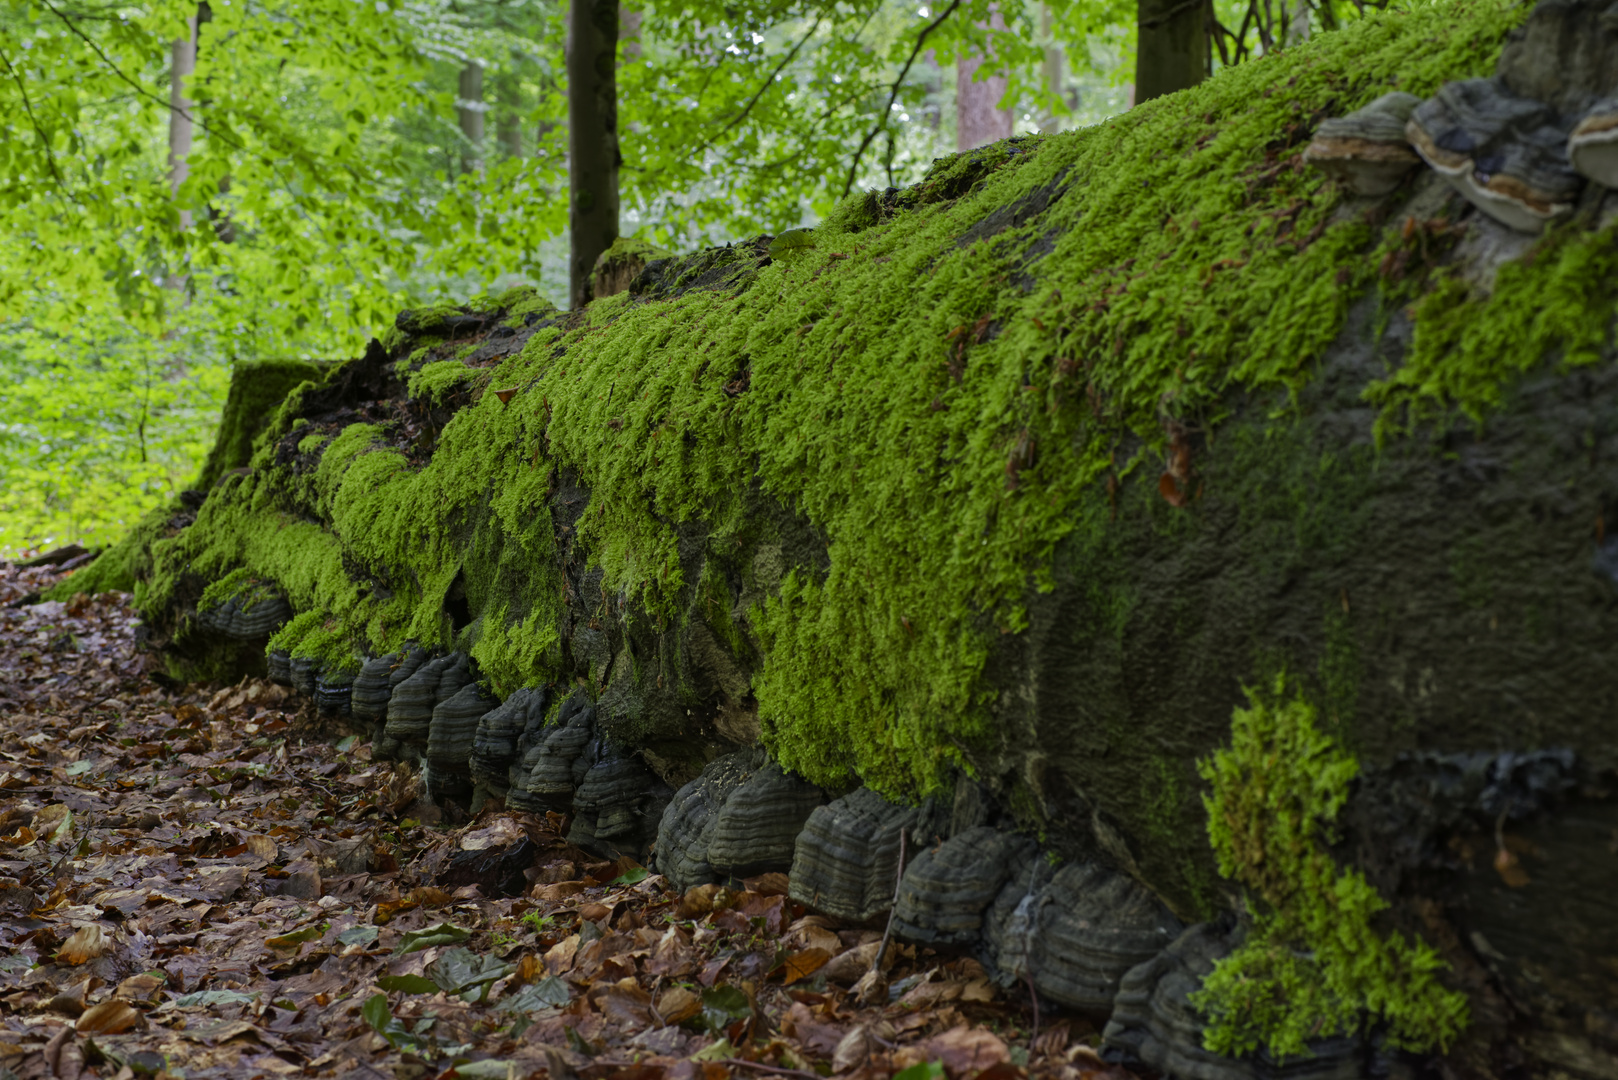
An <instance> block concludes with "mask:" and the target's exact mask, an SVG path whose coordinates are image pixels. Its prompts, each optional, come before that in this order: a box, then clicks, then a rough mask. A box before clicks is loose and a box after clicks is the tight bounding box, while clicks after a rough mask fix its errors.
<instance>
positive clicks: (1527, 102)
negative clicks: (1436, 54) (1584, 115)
mask: <svg viewBox="0 0 1618 1080" xmlns="http://www.w3.org/2000/svg"><path fill="white" fill-rule="evenodd" d="M1405 133H1406V134H1407V135H1408V136H1409V138H1410V143H1411V145H1412V146H1414V147H1415V148H1416V152H1417V153H1419V154H1420V155H1421V156H1422V159H1423V160H1424V161H1426V162H1427V164H1428V165H1430V166H1432V168H1433V170H1434V171H1435V172H1437V173H1438V174H1439V175H1441V176H1443V177H1444V179H1445V180H1447V181H1449V183H1450V186H1452V187H1453V188H1455V190H1456V191H1458V192H1460V193H1461V194H1462V195H1463V196H1465V198H1466V199H1467V200H1468V201H1469V202H1471V203H1472V205H1474V206H1476V207H1477V208H1478V209H1479V210H1482V211H1483V212H1484V213H1486V214H1488V215H1489V216H1490V217H1492V218H1494V219H1495V220H1496V221H1499V222H1500V223H1501V224H1504V225H1507V226H1510V227H1511V228H1513V229H1518V230H1521V231H1522V232H1528V233H1537V232H1540V231H1542V230H1543V229H1544V228H1545V226H1546V225H1548V224H1550V223H1551V222H1553V221H1557V220H1559V219H1561V218H1563V217H1566V216H1567V215H1568V214H1571V213H1572V212H1573V207H1574V203H1575V202H1576V201H1577V199H1578V196H1579V189H1580V187H1581V186H1582V181H1581V179H1580V178H1579V175H1578V174H1577V173H1575V172H1574V171H1573V168H1572V166H1571V165H1570V164H1569V163H1568V159H1567V138H1568V133H1567V129H1566V128H1564V127H1562V126H1560V124H1559V123H1558V118H1557V115H1556V112H1555V110H1554V109H1552V108H1551V107H1550V106H1549V105H1546V104H1544V103H1543V102H1539V101H1534V100H1532V99H1530V98H1524V97H1519V96H1517V95H1516V94H1514V93H1512V92H1511V90H1510V89H1509V88H1507V86H1506V85H1505V83H1504V82H1503V81H1502V80H1501V79H1499V78H1498V77H1497V78H1491V79H1466V80H1463V81H1461V82H1452V83H1446V84H1445V85H1444V86H1442V87H1440V88H1439V91H1438V93H1437V94H1436V95H1435V96H1434V97H1433V98H1431V99H1430V100H1428V101H1425V102H1423V103H1422V104H1421V106H1420V107H1418V108H1417V109H1416V111H1415V112H1414V113H1413V114H1412V115H1411V117H1410V123H1409V124H1408V125H1407V126H1406V128H1405Z"/></svg>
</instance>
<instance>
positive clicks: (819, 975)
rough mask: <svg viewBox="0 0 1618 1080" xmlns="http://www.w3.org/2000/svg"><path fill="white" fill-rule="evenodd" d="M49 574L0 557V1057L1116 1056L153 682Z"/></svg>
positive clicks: (1019, 1003) (908, 1059)
mask: <svg viewBox="0 0 1618 1080" xmlns="http://www.w3.org/2000/svg"><path fill="white" fill-rule="evenodd" d="M55 580H56V571H54V570H53V569H51V568H49V567H38V568H19V567H16V566H10V565H0V1075H5V1074H6V1073H7V1072H9V1073H10V1074H11V1075H13V1076H15V1077H17V1078H19V1080H32V1078H36V1077H39V1078H44V1077H52V1078H62V1080H80V1078H90V1077H118V1078H122V1080H128V1078H132V1077H135V1076H152V1077H169V1078H178V1077H182V1076H183V1077H186V1078H193V1080H194V1078H204V1077H221V1078H225V1077H228V1078H231V1080H252V1078H258V1077H266V1078H268V1077H283V1076H294V1075H298V1076H333V1077H336V1076H343V1077H361V1078H363V1077H385V1078H388V1080H418V1078H438V1080H451V1078H454V1077H467V1078H474V1077H475V1078H500V1080H512V1078H529V1077H549V1078H551V1080H607V1078H613V1080H664V1078H667V1080H721V1078H724V1077H732V1076H734V1077H756V1078H768V1077H781V1076H788V1077H801V1078H804V1080H814V1078H817V1077H822V1076H837V1077H847V1078H850V1080H888V1078H890V1077H897V1078H898V1080H945V1078H948V1080H964V1078H971V1077H977V1078H981V1080H1014V1078H1017V1077H1025V1076H1030V1075H1032V1076H1051V1077H1061V1078H1063V1080H1085V1078H1092V1077H1094V1078H1106V1080H1129V1077H1130V1074H1129V1073H1128V1072H1126V1071H1125V1070H1123V1069H1121V1068H1120V1067H1118V1066H1116V1065H1112V1064H1108V1063H1106V1062H1104V1061H1103V1060H1102V1059H1101V1057H1100V1056H1099V1055H1098V1054H1097V1052H1096V1049H1095V1046H1096V1044H1097V1043H1098V1042H1099V1037H1098V1033H1097V1031H1096V1029H1095V1027H1094V1026H1092V1025H1091V1024H1089V1023H1087V1022H1085V1021H1084V1020H1081V1019H1078V1018H1066V1019H1061V1020H1058V1021H1057V1022H1055V1023H1050V1022H1048V1020H1047V1023H1046V1024H1045V1025H1044V1026H1043V1027H1038V1026H1037V1025H1038V1019H1037V1016H1036V1014H1034V1013H1033V1011H1032V1010H1031V1009H1030V1007H1029V1002H1028V1000H1027V999H1026V996H1025V995H1021V994H1019V993H1018V992H1017V991H1012V992H1006V991H1003V990H1002V989H1001V988H999V987H998V986H996V985H995V984H994V983H993V982H992V981H991V980H990V979H989V977H988V975H987V973H986V972H985V971H984V969H983V968H982V966H981V965H979V964H978V963H977V962H976V961H975V960H973V959H971V958H968V957H959V956H948V955H939V954H935V953H933V952H932V951H931V950H928V949H919V950H918V949H916V948H913V947H911V946H899V947H895V948H889V949H888V950H887V952H886V953H885V954H884V969H883V970H881V971H873V970H872V965H873V961H874V959H875V958H876V956H877V954H878V951H879V948H880V941H881V937H882V935H881V933H880V931H879V930H872V929H865V928H849V927H842V926H838V925H837V924H835V923H833V922H832V921H830V920H827V919H825V918H822V917H820V916H817V915H813V914H808V913H806V912H805V911H804V910H803V909H802V908H800V907H799V906H797V905H795V904H793V903H792V902H791V901H790V900H788V898H787V896H786V895H785V894H786V884H787V883H786V879H785V877H784V876H783V875H780V874H766V875H764V876H762V877H761V878H754V879H749V880H747V881H746V882H743V883H741V884H742V886H743V887H741V888H729V887H724V886H717V885H705V886H700V887H698V888H695V889H692V890H690V891H689V892H687V893H686V894H684V895H683V896H682V895H679V894H676V893H675V892H673V890H672V889H671V888H670V887H669V885H668V884H667V882H666V881H665V879H663V878H662V877H660V876H658V875H655V874H652V873H650V872H648V870H647V869H646V868H644V867H641V866H638V865H635V864H634V863H633V862H632V861H630V860H627V859H626V860H619V861H617V862H607V861H603V860H601V859H599V858H597V857H596V856H594V855H592V854H590V853H589V852H586V851H583V850H580V849H578V848H575V847H572V846H570V845H569V844H567V843H566V841H565V840H564V839H563V837H564V836H565V834H566V831H567V824H568V823H567V820H566V818H565V817H563V816H562V815H559V814H555V813H550V814H546V815H544V816H539V815H533V814H524V813H515V812H510V811H506V810H504V809H503V808H501V807H499V805H498V803H494V804H491V806H489V807H487V808H485V809H484V811H483V812H481V813H480V814H478V815H477V816H476V817H475V818H474V819H473V820H472V821H470V822H465V823H462V824H459V825H451V824H450V823H449V822H447V821H446V820H444V819H443V817H442V816H441V815H440V813H439V811H438V809H437V808H436V807H435V806H433V805H432V804H431V803H430V802H429V801H427V800H426V799H424V798H423V797H422V789H421V782H420V776H419V774H418V773H417V772H416V771H415V770H414V769H413V768H412V767H411V766H409V765H406V764H398V763H391V762H373V761H371V760H370V746H369V744H368V743H367V742H366V741H365V736H364V735H363V734H360V733H356V732H353V731H346V730H344V729H343V728H342V726H341V722H340V721H332V720H330V719H329V718H321V717H317V716H316V715H315V714H314V712H313V709H312V706H311V705H310V703H309V702H307V701H305V700H300V699H298V698H296V697H295V696H293V695H292V694H291V693H290V691H288V690H286V689H284V688H282V687H280V686H277V685H275V684H273V683H270V682H268V681H266V680H262V679H251V678H250V679H244V680H243V681H242V682H240V683H238V684H236V685H234V686H225V687H220V686H204V685H191V686H176V685H174V683H173V682H172V680H170V679H168V678H167V677H166V676H165V675H164V674H163V673H162V666H161V663H160V662H159V661H158V660H156V659H155V658H153V657H151V656H149V655H147V654H145V653H143V652H142V651H141V650H140V648H139V645H138V628H139V619H138V616H137V614H136V613H135V612H134V611H133V610H132V609H131V608H130V607H129V605H128V601H129V597H128V596H127V595H125V594H119V593H105V594H102V595H99V596H95V597H90V596H79V597H75V598H74V599H73V600H72V601H69V602H67V603H59V602H48V603H26V602H25V601H32V600H34V599H36V598H37V594H38V593H39V592H41V591H42V590H44V589H45V588H48V587H49V585H50V584H51V583H52V582H53V581H55ZM523 845H526V847H523V850H522V851H521V852H518V849H519V847H520V846H523ZM472 852H486V853H489V854H502V853H508V852H518V854H520V855H521V856H522V857H523V858H524V860H525V861H526V863H527V864H528V865H527V866H526V867H525V869H524V871H523V878H522V889H521V893H520V895H507V893H508V892H509V891H510V890H511V878H510V875H509V874H508V873H505V872H503V871H502V870H501V869H500V868H501V867H503V866H504V865H505V863H504V861H503V860H501V859H498V858H487V859H471V860H469V859H468V858H466V857H465V856H467V855H468V853H472ZM468 866H471V867H474V869H473V870H472V871H470V872H469V871H468V869H467V868H468ZM479 866H482V867H488V868H490V869H489V872H488V873H487V874H486V875H485V876H484V878H483V879H482V880H478V879H477V878H478V873H477V871H476V869H475V868H476V867H479ZM469 877H470V878H472V880H468V878H469Z"/></svg>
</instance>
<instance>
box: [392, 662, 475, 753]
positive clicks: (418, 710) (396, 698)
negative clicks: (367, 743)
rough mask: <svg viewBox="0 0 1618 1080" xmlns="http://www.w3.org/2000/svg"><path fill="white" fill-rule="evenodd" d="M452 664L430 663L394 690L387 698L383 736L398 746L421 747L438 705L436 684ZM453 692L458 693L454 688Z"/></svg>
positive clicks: (423, 665) (421, 667)
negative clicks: (414, 745) (409, 744)
mask: <svg viewBox="0 0 1618 1080" xmlns="http://www.w3.org/2000/svg"><path fill="white" fill-rule="evenodd" d="M454 663H455V657H454V656H440V657H439V658H438V659H436V660H429V661H427V662H426V663H425V664H422V665H421V666H420V667H419V668H417V669H416V670H415V672H414V673H413V674H411V675H410V676H409V677H408V678H406V679H405V680H403V681H402V682H400V683H399V684H398V685H397V686H395V687H394V688H393V694H392V696H390V697H389V698H388V719H387V723H386V724H385V725H383V729H382V730H383V734H384V735H385V736H387V738H389V739H391V740H393V741H394V742H397V743H415V744H418V745H419V744H422V743H425V742H426V741H427V732H428V730H429V729H430V728H431V727H432V722H433V709H434V708H436V707H437V705H438V683H439V680H440V679H441V678H443V676H444V673H445V672H446V671H447V670H449V668H451V667H452V666H453V665H454ZM456 689H459V687H457V688H456Z"/></svg>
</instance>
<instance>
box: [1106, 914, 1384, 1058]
mask: <svg viewBox="0 0 1618 1080" xmlns="http://www.w3.org/2000/svg"><path fill="white" fill-rule="evenodd" d="M1239 934H1240V931H1239V930H1238V931H1236V932H1235V933H1227V932H1225V931H1222V930H1220V929H1219V928H1218V927H1216V926H1214V925H1213V924H1210V923H1198V924H1197V925H1196V926H1193V927H1191V928H1190V929H1188V930H1186V931H1184V932H1183V933H1181V934H1180V936H1179V937H1177V938H1175V939H1174V941H1173V942H1171V943H1170V944H1169V945H1168V947H1167V948H1165V949H1163V950H1162V951H1161V952H1159V953H1158V954H1157V955H1156V956H1154V957H1153V958H1151V959H1150V960H1147V961H1145V962H1144V963H1142V964H1139V965H1137V966H1136V967H1133V968H1131V969H1130V970H1129V971H1128V972H1126V973H1125V974H1124V976H1123V979H1122V980H1121V981H1120V984H1119V987H1118V994H1117V997H1116V998H1115V999H1114V1001H1113V1013H1112V1019H1111V1020H1110V1021H1108V1023H1107V1026H1106V1029H1105V1031H1104V1032H1103V1035H1102V1038H1103V1042H1104V1044H1105V1045H1106V1046H1107V1047H1109V1048H1110V1049H1113V1050H1119V1051H1122V1052H1123V1053H1124V1054H1126V1055H1127V1056H1129V1057H1131V1058H1134V1059H1135V1060H1137V1061H1140V1062H1143V1063H1145V1064H1146V1065H1148V1066H1149V1067H1151V1068H1152V1069H1153V1070H1155V1071H1156V1072H1158V1073H1161V1074H1162V1075H1163V1076H1164V1077H1176V1078H1181V1080H1282V1078H1286V1080H1293V1078H1296V1080H1305V1078H1307V1080H1359V1078H1360V1077H1362V1076H1365V1075H1372V1073H1371V1072H1370V1071H1369V1070H1368V1069H1367V1068H1366V1066H1367V1064H1368V1063H1367V1062H1366V1060H1365V1057H1366V1055H1365V1054H1364V1053H1363V1050H1364V1047H1363V1046H1362V1044H1361V1042H1360V1040H1358V1039H1355V1038H1349V1037H1336V1038H1327V1039H1319V1040H1316V1041H1315V1042H1312V1043H1310V1045H1309V1048H1310V1050H1311V1051H1312V1056H1309V1057H1294V1058H1287V1059H1285V1060H1283V1061H1277V1060H1275V1059H1274V1058H1272V1057H1270V1056H1269V1055H1268V1054H1267V1053H1262V1052H1261V1053H1258V1054H1252V1055H1244V1056H1242V1057H1227V1056H1225V1055H1223V1054H1216V1053H1214V1052H1213V1051H1212V1050H1208V1049H1206V1048H1205V1047H1204V1046H1203V1038H1202V1036H1203V1030H1204V1028H1205V1027H1206V1019H1205V1018H1204V1017H1203V1016H1202V1014H1201V1013H1200V1012H1198V1011H1197V1010H1196V1009H1195V1008H1194V1007H1193V1006H1192V1005H1191V1000H1190V997H1191V995H1192V994H1194V993H1196V992H1197V991H1198V990H1200V989H1201V988H1202V980H1203V979H1204V978H1206V977H1207V976H1208V974H1209V973H1210V972H1212V971H1213V969H1214V963H1215V962H1216V961H1218V960H1219V959H1221V958H1222V957H1224V956H1226V955H1228V954H1229V953H1230V950H1231V949H1232V948H1233V947H1234V946H1235V945H1236V944H1237V942H1238V941H1239Z"/></svg>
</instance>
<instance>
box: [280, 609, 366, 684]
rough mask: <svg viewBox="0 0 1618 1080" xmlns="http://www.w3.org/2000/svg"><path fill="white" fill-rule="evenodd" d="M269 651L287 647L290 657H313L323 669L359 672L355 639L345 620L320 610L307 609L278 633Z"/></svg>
mask: <svg viewBox="0 0 1618 1080" xmlns="http://www.w3.org/2000/svg"><path fill="white" fill-rule="evenodd" d="M265 649H266V651H267V652H269V651H274V650H276V649H285V650H286V651H287V653H288V655H290V656H294V657H313V658H315V659H317V660H319V661H320V665H321V669H322V670H323V671H333V670H336V671H349V672H354V671H358V670H359V667H360V662H359V660H358V658H357V657H356V656H355V655H354V642H353V639H352V638H351V637H350V636H349V635H348V634H347V633H345V632H344V630H343V627H342V625H341V622H340V621H339V620H337V619H335V618H330V617H328V616H326V615H325V614H323V613H321V612H319V611H306V612H303V613H302V614H300V615H297V616H294V617H293V619H292V620H291V621H290V622H288V623H287V624H286V625H285V626H283V627H281V629H279V630H277V631H276V632H275V635H274V636H273V637H271V638H270V641H269V644H268V645H266V646H265Z"/></svg>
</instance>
